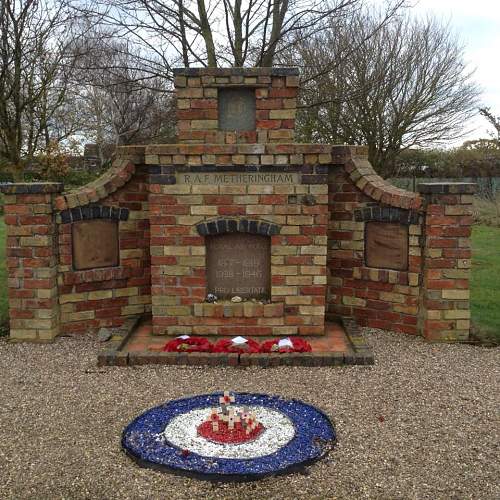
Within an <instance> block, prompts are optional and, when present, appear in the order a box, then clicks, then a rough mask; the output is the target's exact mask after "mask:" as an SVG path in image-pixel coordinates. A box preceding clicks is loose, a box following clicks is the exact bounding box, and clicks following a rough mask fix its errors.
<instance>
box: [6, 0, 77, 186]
mask: <svg viewBox="0 0 500 500" xmlns="http://www.w3.org/2000/svg"><path fill="white" fill-rule="evenodd" d="M73 15H74V13H73V12H72V10H71V9H70V8H69V6H68V4H67V3H66V1H65V0H62V1H57V2H52V1H51V0H0V33H1V38H0V61H1V66H0V156H1V157H2V158H3V163H4V164H5V165H7V167H8V168H9V169H10V170H11V171H12V172H13V175H14V178H15V179H16V180H19V179H22V177H23V167H24V165H25V164H26V162H27V161H30V159H31V158H32V157H33V155H34V154H35V153H36V152H37V151H39V150H40V149H41V148H44V147H47V146H48V144H49V143H50V141H51V140H54V139H55V140H60V139H61V138H63V137H54V136H52V134H51V131H50V129H51V123H52V122H54V121H55V120H56V115H57V113H58V111H59V110H60V108H61V106H63V104H64V102H65V98H66V92H67V90H68V86H67V83H68V78H67V72H68V71H69V70H70V68H71V67H72V64H73V60H72V55H71V51H69V50H68V48H69V45H70V43H71V40H72V33H71V30H70V22H71V21H72V20H73ZM68 125H69V124H68ZM59 132H62V129H59ZM70 133H71V131H70V130H66V131H65V132H64V133H63V136H67V135H68V134H70Z"/></svg>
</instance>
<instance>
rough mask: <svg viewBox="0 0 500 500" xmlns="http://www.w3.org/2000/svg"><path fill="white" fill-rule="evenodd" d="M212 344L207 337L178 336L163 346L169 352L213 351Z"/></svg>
mask: <svg viewBox="0 0 500 500" xmlns="http://www.w3.org/2000/svg"><path fill="white" fill-rule="evenodd" d="M212 347H213V346H212V344H211V343H210V342H209V341H208V339H206V338H205V337H188V338H186V337H184V338H183V337H177V338H175V339H173V340H170V341H169V342H167V343H166V344H165V346H164V347H163V350H164V351H167V352H211V351H212Z"/></svg>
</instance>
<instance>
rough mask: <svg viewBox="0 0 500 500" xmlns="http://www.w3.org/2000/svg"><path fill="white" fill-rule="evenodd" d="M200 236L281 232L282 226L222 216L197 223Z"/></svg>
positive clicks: (265, 234) (268, 234)
mask: <svg viewBox="0 0 500 500" xmlns="http://www.w3.org/2000/svg"><path fill="white" fill-rule="evenodd" d="M196 230H197V231H198V234H199V235H200V236H212V235H216V234H225V233H249V234H259V235H261V236H274V235H276V234H279V233H280V231H281V227H280V226H279V225H278V224H274V223H273V222H267V221H265V220H254V219H245V218H244V219H231V218H226V217H221V218H218V219H215V220H210V221H205V222H200V223H199V224H197V225H196Z"/></svg>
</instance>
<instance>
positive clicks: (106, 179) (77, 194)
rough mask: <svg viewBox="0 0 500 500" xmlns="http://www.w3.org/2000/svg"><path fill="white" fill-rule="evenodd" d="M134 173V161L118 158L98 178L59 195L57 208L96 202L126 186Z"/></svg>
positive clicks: (61, 208) (62, 208) (56, 200)
mask: <svg viewBox="0 0 500 500" xmlns="http://www.w3.org/2000/svg"><path fill="white" fill-rule="evenodd" d="M134 173H135V164H134V163H132V162H131V161H130V160H127V159H120V158H119V159H116V160H115V161H114V162H113V165H112V166H111V168H110V169H109V170H106V172H105V173H104V174H103V175H101V176H100V177H98V178H97V179H96V180H94V181H92V182H89V183H88V184H85V186H82V187H81V188H79V189H76V190H74V191H70V192H68V193H64V194H62V195H61V196H58V197H57V198H56V199H55V208H56V210H60V211H62V210H67V209H70V208H75V207H81V206H83V205H88V204H89V203H96V202H98V201H100V200H102V199H104V198H106V197H107V196H109V195H110V194H112V193H114V192H115V191H116V190H117V189H119V188H121V187H122V186H124V185H125V184H126V183H127V182H128V181H129V180H130V179H131V178H132V176H133V175H134Z"/></svg>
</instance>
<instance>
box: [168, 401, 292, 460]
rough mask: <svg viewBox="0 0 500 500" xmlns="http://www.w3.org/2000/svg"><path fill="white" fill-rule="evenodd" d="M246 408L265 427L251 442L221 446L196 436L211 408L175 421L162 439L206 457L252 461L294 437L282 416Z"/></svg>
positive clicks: (276, 413) (261, 407)
mask: <svg viewBox="0 0 500 500" xmlns="http://www.w3.org/2000/svg"><path fill="white" fill-rule="evenodd" d="M231 408H232V407H231ZM248 408H249V409H250V412H254V413H255V415H256V416H257V419H258V421H259V422H260V423H261V424H262V425H263V426H264V431H263V432H262V433H261V434H259V436H257V438H256V439H254V440H253V441H249V442H246V443H242V444H229V443H227V444H226V443H224V444H220V443H214V442H213V441H209V440H207V439H206V438H204V437H202V436H200V435H198V431H197V428H198V426H199V425H200V424H201V423H202V422H204V421H205V420H207V418H208V417H209V416H210V412H211V408H199V409H196V410H191V411H189V412H187V413H184V414H182V415H178V416H177V417H174V418H173V419H172V420H171V421H170V422H169V423H168V425H167V426H166V427H165V430H164V432H163V434H162V437H163V438H164V439H166V440H167V441H169V442H170V443H171V444H173V445H174V446H178V447H179V448H181V449H184V450H189V451H190V452H192V453H197V454H199V455H202V456H205V457H219V458H255V457H264V456H266V455H270V454H271V453H274V452H276V451H278V450H279V449H281V448H282V447H283V446H285V445H286V444H287V443H288V442H290V440H291V439H292V438H293V437H294V436H295V426H294V425H293V423H292V421H291V420H290V419H289V418H288V417H287V416H286V415H284V414H283V413H281V412H279V411H277V410H272V409H271V408H267V407H264V406H249V407H248ZM234 409H235V411H241V410H242V409H243V408H242V407H238V406H235V407H234Z"/></svg>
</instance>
